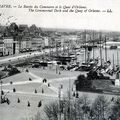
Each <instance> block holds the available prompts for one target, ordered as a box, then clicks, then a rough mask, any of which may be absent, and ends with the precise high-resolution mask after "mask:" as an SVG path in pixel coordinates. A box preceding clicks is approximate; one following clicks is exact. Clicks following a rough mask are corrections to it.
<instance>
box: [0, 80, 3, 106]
mask: <svg viewBox="0 0 120 120" xmlns="http://www.w3.org/2000/svg"><path fill="white" fill-rule="evenodd" d="M2 83H3V81H2V80H1V78H0V84H1V96H0V98H1V104H2V102H3V99H2V95H3V91H2Z"/></svg>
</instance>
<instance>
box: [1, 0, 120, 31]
mask: <svg viewBox="0 0 120 120" xmlns="http://www.w3.org/2000/svg"><path fill="white" fill-rule="evenodd" d="M2 5H11V6H19V5H20V6H22V7H23V6H24V5H27V6H34V5H37V6H40V5H42V6H73V5H75V6H76V5H77V6H85V7H86V9H87V10H89V9H92V10H93V9H94V10H101V11H103V10H107V9H111V10H112V13H107V12H100V13H95V12H87V13H68V12H67V13H63V12H59V13H55V12H52V13H50V12H29V9H28V8H18V7H16V8H1V6H2ZM119 6H120V0H0V14H2V15H1V16H0V23H1V24H2V25H5V24H8V25H9V24H10V23H11V22H16V23H17V24H28V25H32V24H36V25H37V26H39V27H44V28H56V29H58V28H65V29H93V30H111V31H120V7H119ZM38 9H40V8H38ZM84 10H85V9H84ZM10 16H12V17H10ZM8 18H9V19H8Z"/></svg>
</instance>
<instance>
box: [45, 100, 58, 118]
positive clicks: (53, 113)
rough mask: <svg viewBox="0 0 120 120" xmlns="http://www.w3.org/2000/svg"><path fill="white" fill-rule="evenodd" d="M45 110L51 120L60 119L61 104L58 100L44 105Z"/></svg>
mask: <svg viewBox="0 0 120 120" xmlns="http://www.w3.org/2000/svg"><path fill="white" fill-rule="evenodd" d="M44 112H45V114H46V116H47V118H48V119H49V120H58V115H59V104H58V102H56V101H55V102H53V103H50V104H49V105H46V106H45V107H44Z"/></svg>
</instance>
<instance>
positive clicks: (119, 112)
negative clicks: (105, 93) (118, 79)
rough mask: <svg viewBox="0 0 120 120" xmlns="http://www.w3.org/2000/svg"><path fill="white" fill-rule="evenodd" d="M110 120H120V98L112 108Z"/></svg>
mask: <svg viewBox="0 0 120 120" xmlns="http://www.w3.org/2000/svg"><path fill="white" fill-rule="evenodd" d="M110 118H111V119H110V120H120V97H118V98H117V100H116V101H115V103H114V105H113V106H112V113H111V116H110Z"/></svg>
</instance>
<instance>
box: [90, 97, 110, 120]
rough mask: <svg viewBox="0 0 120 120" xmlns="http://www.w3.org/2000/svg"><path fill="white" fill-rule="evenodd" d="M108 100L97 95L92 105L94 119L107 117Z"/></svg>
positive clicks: (104, 119) (100, 119) (99, 119)
mask: <svg viewBox="0 0 120 120" xmlns="http://www.w3.org/2000/svg"><path fill="white" fill-rule="evenodd" d="M108 105H109V102H108V101H107V99H106V98H105V97H104V96H98V97H97V98H96V99H95V101H94V103H93V105H92V109H91V111H92V116H91V119H94V120H106V118H107V117H108Z"/></svg>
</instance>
